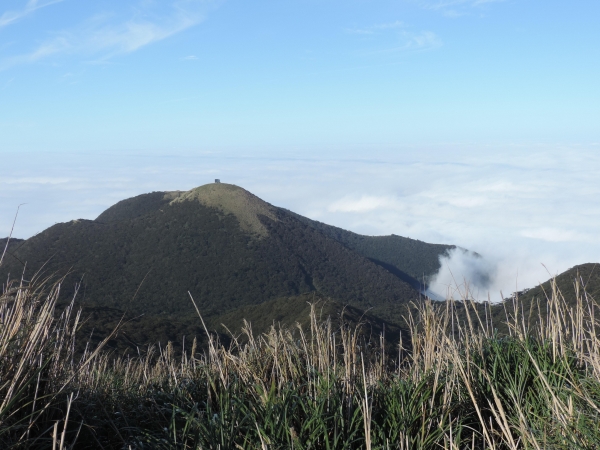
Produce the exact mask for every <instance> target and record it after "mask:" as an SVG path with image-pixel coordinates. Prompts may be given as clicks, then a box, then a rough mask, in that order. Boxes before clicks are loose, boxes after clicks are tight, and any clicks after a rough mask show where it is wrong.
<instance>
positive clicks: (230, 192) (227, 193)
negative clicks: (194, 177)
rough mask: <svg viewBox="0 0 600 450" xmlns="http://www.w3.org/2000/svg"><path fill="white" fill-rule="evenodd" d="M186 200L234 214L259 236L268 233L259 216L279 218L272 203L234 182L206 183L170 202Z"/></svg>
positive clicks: (246, 228) (244, 225)
mask: <svg viewBox="0 0 600 450" xmlns="http://www.w3.org/2000/svg"><path fill="white" fill-rule="evenodd" d="M185 201H197V202H199V203H201V204H202V205H204V206H207V207H210V208H217V209H219V210H221V211H222V212H224V213H228V214H233V215H234V216H235V217H236V218H237V219H238V221H239V223H240V227H241V228H242V229H243V230H244V231H246V232H250V233H254V234H257V235H259V236H267V235H268V231H267V229H266V228H265V226H264V225H263V224H262V222H261V221H260V219H259V217H258V216H259V215H262V216H265V217H268V218H269V219H272V220H275V221H276V220H277V218H276V216H275V208H274V207H273V206H272V205H270V204H269V203H267V202H265V201H264V200H261V199H260V198H258V197H257V196H256V195H254V194H252V193H250V192H248V191H247V190H245V189H243V188H241V187H239V186H236V185H234V184H227V183H210V184H205V185H203V186H200V187H197V188H194V189H191V190H189V191H187V192H181V193H179V195H177V196H176V197H175V198H174V199H173V200H172V201H171V203H170V204H176V203H181V202H185Z"/></svg>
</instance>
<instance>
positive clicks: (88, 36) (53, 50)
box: [0, 0, 209, 70]
mask: <svg viewBox="0 0 600 450" xmlns="http://www.w3.org/2000/svg"><path fill="white" fill-rule="evenodd" d="M208 3H209V2H204V1H201V0H187V1H178V2H175V3H173V4H171V7H170V11H169V12H168V13H167V14H165V15H160V16H154V17H152V18H150V19H149V18H145V17H143V18H142V16H146V15H145V14H134V16H133V17H130V18H128V19H125V20H118V19H117V20H115V17H112V16H110V15H100V16H96V17H93V18H91V19H89V20H87V21H85V22H84V23H82V24H80V25H78V26H76V27H74V28H72V29H69V30H61V31H58V32H55V33H54V37H52V38H50V39H48V40H46V41H44V42H42V43H41V44H39V45H38V47H37V48H35V49H34V50H33V51H31V52H29V53H26V54H21V55H16V56H12V57H8V58H5V59H4V60H2V61H0V70H6V69H8V68H10V67H13V66H16V65H19V64H26V63H33V62H36V61H40V60H42V59H46V58H48V57H50V56H59V55H65V54H71V55H79V56H82V57H87V58H93V59H92V62H96V63H102V62H106V61H108V60H110V59H111V58H113V57H115V56H117V55H122V54H127V53H132V52H135V51H137V50H139V49H141V48H143V47H146V46H148V45H150V44H152V43H155V42H158V41H161V40H164V39H166V38H168V37H170V36H172V35H174V34H177V33H180V32H182V31H184V30H186V29H188V28H191V27H193V26H194V25H197V24H198V23H200V22H202V20H203V19H204V16H205V8H206V5H207V4H208ZM146 7H147V6H145V4H144V3H142V5H141V6H140V8H146Z"/></svg>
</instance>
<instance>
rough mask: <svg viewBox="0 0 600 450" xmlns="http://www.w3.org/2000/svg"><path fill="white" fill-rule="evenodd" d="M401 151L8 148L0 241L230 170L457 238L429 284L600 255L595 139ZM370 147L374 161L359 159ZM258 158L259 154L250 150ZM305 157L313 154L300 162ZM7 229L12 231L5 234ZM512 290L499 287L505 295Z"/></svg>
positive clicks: (266, 190) (365, 218)
mask: <svg viewBox="0 0 600 450" xmlns="http://www.w3.org/2000/svg"><path fill="white" fill-rule="evenodd" d="M485 150H486V151H485V152H482V149H481V148H480V147H474V148H462V147H461V148H457V147H454V146H453V147H448V148H437V149H410V148H407V149H398V150H396V151H394V152H389V153H387V154H384V153H380V154H377V153H376V152H372V151H361V152H359V153H355V154H345V156H335V155H333V156H329V157H325V156H322V155H317V154H316V153H315V154H313V156H310V155H307V153H306V151H302V152H299V153H298V154H294V153H289V154H287V155H286V154H282V153H275V152H264V153H262V154H261V153H260V152H259V151H258V150H256V151H248V152H246V153H245V155H244V153H242V152H238V153H233V152H200V151H198V152H187V153H184V152H162V153H161V152H155V153H147V152H143V153H137V154H136V153H133V152H126V153H112V154H104V153H98V154H93V155H92V154H87V155H84V154H43V153H38V154H33V155H29V156H27V160H28V163H27V164H25V165H24V164H21V161H22V158H23V155H22V154H4V155H3V161H4V162H5V163H6V164H7V167H11V168H13V169H12V170H11V171H10V172H9V173H7V174H4V175H3V177H2V178H1V179H0V218H1V220H2V221H1V223H0V235H2V234H7V233H8V230H9V227H10V225H11V224H12V218H13V217H14V212H15V211H16V208H17V206H18V205H19V204H21V203H27V205H25V206H24V207H22V208H21V213H20V216H19V221H18V223H17V228H16V233H15V235H16V236H17V237H29V236H31V235H33V234H35V233H37V232H39V231H42V230H43V229H45V228H46V227H48V226H50V225H52V224H54V223H55V222H64V221H68V220H71V219H75V218H87V219H93V218H95V217H96V216H98V215H99V214H100V213H101V212H102V211H103V210H104V209H106V208H107V207H109V206H110V205H112V204H114V203H116V202H117V201H119V200H122V199H124V198H127V197H131V196H133V195H137V194H141V193H145V192H151V191H155V190H185V189H191V188H193V187H196V186H199V185H202V184H205V183H209V182H212V181H213V180H214V179H215V178H220V179H221V180H222V181H224V182H230V183H234V184H237V185H240V186H242V187H244V188H246V189H248V190H250V191H251V192H253V193H255V194H256V195H258V196H259V197H261V198H263V199H265V200H266V201H268V202H270V203H272V204H274V205H276V206H281V207H284V208H287V209H290V210H293V211H295V212H298V213H299V214H302V215H305V216H307V217H310V218H312V219H316V220H319V221H322V222H325V223H329V224H332V225H336V226H339V227H342V228H345V229H349V230H352V231H355V232H358V233H362V234H369V235H384V234H392V233H393V234H397V235H401V236H407V237H411V238H416V239H420V240H422V241H425V242H432V243H445V244H454V245H457V246H460V247H462V248H464V249H468V250H470V251H472V252H477V253H478V254H480V255H481V258H474V257H473V255H472V254H470V253H463V252H460V251H456V252H453V253H452V254H451V255H449V257H448V258H446V259H444V260H443V261H442V271H441V272H440V274H439V276H438V277H437V279H436V280H435V281H434V283H432V285H431V289H432V290H434V291H436V292H437V293H438V294H439V295H441V296H444V295H445V293H446V289H447V286H449V285H451V284H452V283H454V284H458V285H462V284H463V282H465V281H466V282H467V283H468V284H469V286H470V287H471V292H472V294H473V295H474V296H475V297H476V298H479V299H485V298H487V296H488V294H489V295H490V297H491V298H492V299H493V300H499V299H500V298H501V297H502V295H504V296H505V297H506V296H508V295H510V293H512V292H514V291H516V290H521V289H523V288H527V287H532V286H535V285H537V284H538V283H540V282H543V281H545V280H547V279H548V278H549V277H550V276H551V275H554V274H557V273H559V272H562V271H564V270H566V269H568V268H570V267H572V266H574V265H576V264H581V263H586V262H600V243H599V241H598V239H597V238H596V236H597V229H598V224H599V223H600V202H598V198H600V185H598V183H597V174H598V173H599V172H600V156H599V155H600V152H598V150H600V149H599V148H598V147H597V146H593V145H592V146H588V147H585V148H582V147H576V146H574V147H551V148H549V147H545V146H524V147H519V146H516V147H514V148H508V149H507V148H493V147H487V148H486V149H485ZM365 154H369V155H370V157H369V158H365V157H361V156H360V155H365ZM248 155H252V156H248ZM300 155H302V156H300ZM2 230H4V232H2ZM501 293H502V294H501Z"/></svg>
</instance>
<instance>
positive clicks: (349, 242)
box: [290, 212, 456, 287]
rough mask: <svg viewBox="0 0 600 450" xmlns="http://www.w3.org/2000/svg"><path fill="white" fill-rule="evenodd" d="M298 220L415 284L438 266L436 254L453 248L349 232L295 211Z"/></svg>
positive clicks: (438, 254)
mask: <svg viewBox="0 0 600 450" xmlns="http://www.w3.org/2000/svg"><path fill="white" fill-rule="evenodd" d="M290 214H292V215H294V216H295V217H296V218H297V219H298V220H300V221H302V222H304V223H306V224H308V225H310V226H311V227H313V228H315V229H317V230H319V231H321V232H322V233H323V234H325V235H326V236H329V237H331V238H333V239H335V240H336V241H338V242H340V243H342V244H344V245H345V246H346V247H348V248H350V249H352V250H354V251H355V252H357V253H359V254H361V255H363V256H365V257H367V258H369V259H370V260H371V261H373V262H374V263H375V264H377V265H380V266H382V267H384V268H386V269H387V270H389V271H390V272H392V273H394V274H395V275H397V276H399V277H401V278H403V279H404V280H405V281H407V282H409V283H411V284H412V285H414V286H415V287H420V286H421V285H423V284H427V282H428V279H429V278H430V277H431V276H432V275H434V274H436V273H437V272H438V270H439V269H440V267H441V266H440V256H444V255H447V254H448V251H450V250H452V249H454V248H456V246H454V245H443V244H429V243H427V242H423V241H419V240H417V239H410V238H406V237H402V236H396V235H395V234H392V235H390V236H363V235H360V234H357V233H353V232H352V231H347V230H344V229H342V228H338V227H334V226H332V225H327V224H325V223H322V222H318V221H316V220H311V219H308V218H306V217H303V216H300V215H299V214H295V213H293V212H290Z"/></svg>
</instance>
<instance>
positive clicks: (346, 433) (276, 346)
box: [0, 281, 600, 450]
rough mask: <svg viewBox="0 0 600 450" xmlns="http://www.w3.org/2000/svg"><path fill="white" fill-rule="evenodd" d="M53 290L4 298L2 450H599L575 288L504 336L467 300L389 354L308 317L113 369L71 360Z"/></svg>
mask: <svg viewBox="0 0 600 450" xmlns="http://www.w3.org/2000/svg"><path fill="white" fill-rule="evenodd" d="M59 288H60V284H56V285H53V286H46V284H45V283H43V282H40V283H38V282H35V281H34V282H32V283H28V284H27V285H24V284H19V285H15V286H11V285H9V286H8V287H6V288H5V289H4V290H3V293H2V296H1V299H0V447H1V448H56V449H61V450H62V449H67V448H77V449H79V448H104V449H112V448H116V449H121V448H123V449H143V448H152V449H155V448H165V449H223V450H225V449H239V448H242V449H261V450H262V449H359V448H360V449H362V448H367V449H442V448H444V449H480V448H491V449H521V448H523V449H549V448H553V449H573V448H575V449H577V448H579V449H593V448H600V427H599V426H598V424H599V423H600V340H599V339H598V323H597V321H596V319H595V317H594V311H595V309H596V308H597V305H596V303H595V302H594V301H593V299H591V298H589V297H587V296H586V295H585V291H584V290H583V289H577V290H576V291H577V292H579V293H580V294H579V295H578V298H577V299H576V302H574V303H572V304H574V305H575V306H574V307H571V306H568V304H567V302H566V301H565V299H563V298H562V296H561V294H560V291H558V289H554V290H553V292H552V294H551V296H550V298H549V299H548V303H547V307H546V308H545V311H544V314H543V315H542V314H541V313H540V317H539V319H538V320H536V321H531V320H530V317H526V318H524V317H523V315H522V313H521V308H520V304H519V302H518V300H514V302H512V303H510V304H507V305H506V307H507V314H506V317H507V322H508V325H509V327H510V334H509V335H507V336H499V335H498V334H496V333H495V331H494V327H493V324H490V323H489V322H488V321H487V320H486V318H485V317H481V314H478V311H481V307H477V306H476V305H473V304H471V303H469V302H463V303H464V304H465V305H466V309H467V311H471V313H470V314H467V316H466V320H462V319H461V320H459V318H458V316H457V315H456V314H455V308H454V305H455V302H453V301H448V302H446V303H445V304H443V305H434V304H432V303H431V302H429V301H424V302H423V303H422V304H420V305H416V306H417V307H416V309H415V313H414V314H413V315H412V316H410V317H408V318H407V323H408V326H409V330H410V333H408V335H406V336H402V339H401V344H400V346H399V347H395V348H392V347H391V346H390V345H389V344H386V343H385V341H384V339H383V337H375V338H374V339H372V340H370V341H368V340H366V339H365V337H364V336H365V335H364V333H360V330H358V329H351V328H349V327H341V328H339V329H334V327H333V325H332V321H331V320H328V319H325V320H323V321H321V320H319V319H318V308H316V307H314V306H313V309H312V314H311V322H310V327H309V329H306V330H303V329H301V328H297V329H281V328H276V327H273V328H272V329H271V331H270V332H269V333H267V334H263V335H261V336H254V334H253V333H252V330H251V326H250V324H247V325H246V327H245V329H244V335H243V336H242V337H241V338H240V339H237V340H236V339H234V340H233V345H231V346H230V347H228V348H225V347H224V346H222V345H221V344H220V343H219V342H218V341H217V340H215V339H214V338H212V337H210V336H209V338H208V342H207V345H206V347H205V351H203V352H200V351H199V350H198V348H197V346H196V343H195V342H194V345H193V346H192V348H191V349H189V348H188V349H187V350H184V352H183V356H182V357H181V358H175V356H174V355H173V349H172V346H171V345H170V344H168V345H166V346H165V347H161V346H158V347H151V348H149V349H148V350H147V351H145V352H143V353H140V356H139V357H137V358H120V357H116V356H114V355H112V354H111V353H108V352H105V351H103V350H102V346H103V344H104V343H105V342H106V341H103V342H102V343H101V344H100V346H99V347H98V348H97V349H95V350H94V351H91V350H90V351H86V352H85V353H84V354H83V355H82V356H77V357H76V353H75V346H74V336H75V330H76V329H77V327H78V323H79V315H78V314H75V315H74V314H73V313H72V310H73V308H72V306H69V307H67V308H66V309H64V310H62V312H61V314H60V315H59V314H58V313H56V311H55V309H56V301H57V299H58V297H59V291H60V289H59ZM462 311H464V308H463V309H462ZM509 311H510V312H509ZM461 317H462V316H461ZM490 317H491V315H490ZM529 322H531V323H535V325H531V326H528V325H526V324H527V323H529ZM402 342H404V345H402Z"/></svg>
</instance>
